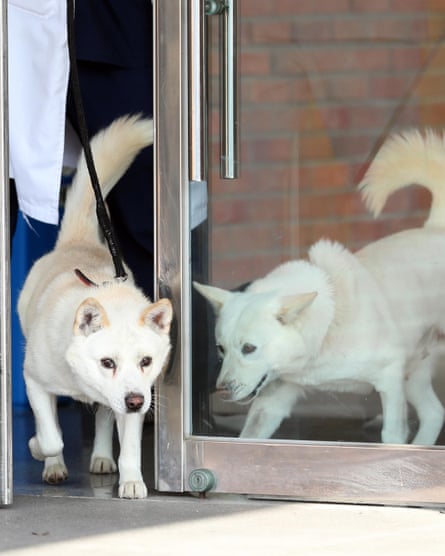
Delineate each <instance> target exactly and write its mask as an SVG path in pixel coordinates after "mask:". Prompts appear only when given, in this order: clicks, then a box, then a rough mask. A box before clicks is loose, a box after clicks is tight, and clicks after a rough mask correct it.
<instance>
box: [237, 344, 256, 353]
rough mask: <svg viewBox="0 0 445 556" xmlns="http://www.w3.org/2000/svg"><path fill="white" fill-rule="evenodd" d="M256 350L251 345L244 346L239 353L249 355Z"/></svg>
mask: <svg viewBox="0 0 445 556" xmlns="http://www.w3.org/2000/svg"><path fill="white" fill-rule="evenodd" d="M255 350H256V346H254V345H253V344H244V345H243V347H242V348H241V353H242V354H243V355H248V354H249V353H253V352H254V351H255Z"/></svg>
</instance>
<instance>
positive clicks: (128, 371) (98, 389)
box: [18, 117, 172, 498]
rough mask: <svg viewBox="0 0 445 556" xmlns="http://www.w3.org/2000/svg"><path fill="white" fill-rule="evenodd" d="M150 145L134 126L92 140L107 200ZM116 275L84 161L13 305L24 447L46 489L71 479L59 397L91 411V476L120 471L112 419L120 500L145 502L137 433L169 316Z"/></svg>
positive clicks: (163, 303) (162, 304) (132, 120)
mask: <svg viewBox="0 0 445 556" xmlns="http://www.w3.org/2000/svg"><path fill="white" fill-rule="evenodd" d="M152 142H153V122H152V121H151V120H145V119H140V118H139V117H128V118H121V119H119V120H116V121H115V122H114V123H112V124H111V125H110V126H109V127H108V128H107V129H106V130H104V131H102V132H101V133H99V134H98V135H96V137H94V139H93V141H92V144H91V146H92V151H93V156H94V159H95V163H96V170H97V174H98V177H99V181H100V183H101V184H102V185H101V187H102V189H103V194H104V197H105V196H106V195H107V194H108V193H109V192H110V190H111V189H112V187H113V186H114V185H115V183H116V182H117V181H118V180H119V178H120V177H121V176H122V175H123V174H124V172H125V171H126V170H127V168H128V167H129V166H130V164H131V163H132V161H133V159H134V157H135V156H136V155H137V154H138V153H139V151H140V150H141V149H142V148H143V147H145V146H147V145H150V144H152ZM113 276H114V267H113V265H112V260H111V256H110V254H109V252H108V249H107V247H106V246H105V245H104V244H103V243H102V241H101V239H100V234H99V229H98V225H97V219H96V215H95V201H94V196H93V191H92V188H91V183H90V179H89V176H88V172H87V168H86V163H85V159H84V156H83V155H82V156H81V158H80V161H79V166H78V169H77V173H76V175H75V178H74V181H73V184H72V187H71V190H70V192H69V194H68V198H67V201H66V207H65V215H64V217H63V221H62V224H61V229H60V233H59V236H58V239H57V244H56V246H55V249H54V250H53V251H52V252H51V253H49V254H47V255H45V256H44V257H42V258H41V259H39V260H38V261H37V262H36V263H35V264H34V266H33V267H32V269H31V271H30V273H29V275H28V277H27V279H26V282H25V285H24V287H23V290H22V292H21V294H20V298H19V304H18V311H19V316H20V322H21V326H22V329H23V332H24V335H25V337H26V355H25V364H24V375H25V382H26V389H27V393H28V398H29V402H30V404H31V407H32V410H33V413H34V417H35V422H36V434H35V436H34V437H33V438H31V440H30V441H29V447H30V450H31V453H32V455H33V457H34V458H36V459H38V460H44V462H45V463H44V470H43V478H44V480H45V481H47V482H48V483H58V482H60V481H63V480H64V479H66V478H67V475H68V474H67V469H66V467H65V463H64V459H63V453H62V450H63V441H62V435H61V430H60V427H59V424H58V418H57V408H56V396H57V395H62V396H70V397H72V398H74V399H76V400H81V401H83V402H87V403H93V402H97V403H99V404H100V406H99V409H98V411H97V414H96V436H95V440H94V447H93V453H92V456H91V464H90V471H91V472H92V473H113V472H115V471H116V464H115V462H114V460H113V453H112V433H113V426H114V419H113V414H114V417H115V418H116V421H117V427H118V435H119V442H120V455H119V460H118V464H119V475H120V476H119V496H120V497H124V498H143V497H145V496H146V495H147V489H146V486H145V484H144V482H143V478H142V474H141V439H142V425H143V420H144V414H145V413H146V412H147V410H148V409H149V407H150V404H151V388H152V386H153V383H154V381H155V380H156V378H157V377H158V376H159V374H160V372H161V370H162V369H163V367H164V365H165V363H166V360H167V357H168V353H169V349H170V340H169V329H170V323H171V319H172V308H171V304H170V302H169V301H168V300H167V299H161V300H160V301H158V302H157V303H151V302H150V300H149V299H147V298H146V297H145V296H144V295H143V293H142V292H141V291H140V290H139V289H137V288H136V286H135V285H134V283H133V280H132V278H131V277H130V278H129V279H128V280H127V281H118V280H115V279H114V278H113ZM109 408H111V411H110V409H109Z"/></svg>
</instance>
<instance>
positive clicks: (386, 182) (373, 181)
mask: <svg viewBox="0 0 445 556" xmlns="http://www.w3.org/2000/svg"><path fill="white" fill-rule="evenodd" d="M408 185H421V186H423V187H426V188H427V189H428V190H429V191H430V192H431V194H432V203H431V209H430V214H429V217H428V220H427V221H426V222H425V226H426V227H429V226H431V227H444V226H445V137H444V135H443V134H439V133H436V132H435V131H433V130H431V129H430V130H427V131H426V132H425V133H424V134H422V133H420V132H419V131H418V130H409V131H406V132H404V133H400V134H397V135H394V136H392V137H390V138H389V139H388V140H387V141H386V142H385V143H384V144H383V146H382V147H381V148H380V150H379V152H378V153H377V155H376V157H375V158H374V160H373V162H372V163H371V165H370V167H369V169H368V171H367V172H366V174H365V176H364V178H363V179H362V181H361V182H360V184H359V186H358V187H359V189H360V190H361V193H362V197H363V200H364V202H365V204H366V206H367V208H368V209H369V210H370V212H372V214H373V215H374V216H378V215H379V214H380V212H381V211H382V209H383V207H384V205H385V203H386V200H387V199H388V197H389V196H390V195H391V194H392V193H394V192H395V191H397V190H398V189H401V188H403V187H405V186H408Z"/></svg>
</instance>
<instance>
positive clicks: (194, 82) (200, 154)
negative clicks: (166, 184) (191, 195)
mask: <svg viewBox="0 0 445 556" xmlns="http://www.w3.org/2000/svg"><path fill="white" fill-rule="evenodd" d="M205 15H206V12H205V3H204V1H203V0H190V8H189V26H188V28H189V178H190V181H191V182H201V181H206V180H207V63H206V62H207V32H206V30H207V27H206V21H205Z"/></svg>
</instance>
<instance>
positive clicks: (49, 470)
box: [25, 376, 68, 484]
mask: <svg viewBox="0 0 445 556" xmlns="http://www.w3.org/2000/svg"><path fill="white" fill-rule="evenodd" d="M25 380H26V391H27V394H28V399H29V403H30V405H31V408H32V411H33V413H34V419H35V423H36V435H35V436H33V437H32V438H31V439H30V441H29V443H28V445H29V449H30V451H31V454H32V456H33V458H35V459H37V460H39V461H44V462H45V464H44V468H43V475H42V476H43V479H44V480H45V481H46V482H47V483H50V484H56V483H60V482H61V481H64V480H65V479H66V478H67V477H68V471H67V468H66V466H65V462H64V460H63V453H62V452H63V440H62V433H61V430H60V426H59V420H58V417H57V397H56V396H55V395H54V394H50V393H48V392H47V391H46V390H45V389H44V388H43V387H42V386H41V385H40V384H39V383H38V382H36V381H35V380H34V379H32V378H31V377H29V376H27V377H26V378H25Z"/></svg>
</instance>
